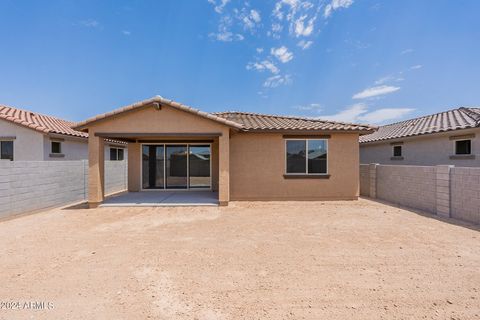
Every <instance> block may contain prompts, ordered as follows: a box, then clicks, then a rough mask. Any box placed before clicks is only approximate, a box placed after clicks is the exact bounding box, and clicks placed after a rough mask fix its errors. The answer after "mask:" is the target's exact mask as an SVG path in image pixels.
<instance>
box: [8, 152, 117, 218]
mask: <svg viewBox="0 0 480 320" xmlns="http://www.w3.org/2000/svg"><path fill="white" fill-rule="evenodd" d="M109 162H111V161H108V162H106V163H105V169H106V171H108V172H109V174H108V176H106V193H111V192H116V191H121V190H125V189H126V162H125V161H118V163H116V164H110V163H109ZM117 175H118V177H117ZM87 181H88V161H86V160H78V161H6V160H2V161H0V218H1V217H6V216H10V215H14V214H19V213H23V212H28V211H34V210H39V209H44V208H49V207H55V206H61V205H66V204H69V203H73V202H78V201H82V200H85V199H86V195H87V185H88V184H87Z"/></svg>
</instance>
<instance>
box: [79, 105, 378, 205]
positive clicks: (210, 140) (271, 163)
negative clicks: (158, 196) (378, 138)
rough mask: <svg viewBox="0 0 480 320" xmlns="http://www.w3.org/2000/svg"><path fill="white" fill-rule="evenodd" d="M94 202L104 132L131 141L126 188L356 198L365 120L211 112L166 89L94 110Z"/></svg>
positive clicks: (222, 198)
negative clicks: (178, 98) (120, 105)
mask: <svg viewBox="0 0 480 320" xmlns="http://www.w3.org/2000/svg"><path fill="white" fill-rule="evenodd" d="M74 128H75V129H76V130H79V131H83V132H88V133H89V138H88V139H89V142H88V145H89V195H88V201H89V203H90V205H91V206H97V205H98V204H99V203H101V202H102V201H103V200H104V183H105V182H104V165H103V163H104V153H103V152H102V150H103V144H104V139H115V140H122V141H125V142H128V190H129V191H130V192H140V191H151V190H157V191H158V190H160V191H161V190H185V191H186V192H187V191H192V190H212V191H218V202H219V204H220V205H227V204H228V202H229V201H230V200H332V199H349V200H352V199H357V197H358V194H359V146H358V139H359V135H362V134H367V133H371V132H373V130H374V129H373V128H372V127H369V126H365V125H356V124H347V123H338V122H331V121H322V120H314V119H308V118H298V117H285V116H273V115H261V114H254V113H244V112H224V113H207V112H202V111H199V110H197V109H194V108H191V107H188V106H185V105H182V104H180V103H177V102H175V101H171V100H167V99H164V98H162V97H160V96H156V97H154V98H151V99H148V100H144V101H141V102H138V103H135V104H132V105H129V106H126V107H123V108H120V109H118V110H115V111H112V112H109V113H106V114H102V115H99V116H96V117H94V118H91V119H88V120H86V121H83V122H81V123H78V124H77V125H76V126H75V127H74Z"/></svg>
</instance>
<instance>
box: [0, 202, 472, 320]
mask: <svg viewBox="0 0 480 320" xmlns="http://www.w3.org/2000/svg"><path fill="white" fill-rule="evenodd" d="M478 230H479V229H478V228H475V227H471V226H469V225H458V224H457V223H456V222H455V221H454V220H446V221H440V220H437V219H435V218H433V216H428V215H421V214H418V213H414V212H412V211H407V210H402V209H398V208H394V207H390V206H387V205H384V204H380V203H375V202H371V201H368V200H360V201H358V202H286V203H279V202H274V203H252V202H245V203H232V204H231V205H230V206H229V207H223V208H215V207H210V208H99V209H93V210H86V209H69V210H62V209H55V210H50V211H45V212H41V213H37V214H33V215H29V216H24V217H20V218H16V219H12V220H8V221H2V222H0V271H1V272H0V301H3V302H5V301H20V302H22V303H23V302H25V301H44V302H51V303H53V308H52V309H46V310H31V309H27V310H6V308H5V306H4V307H3V308H1V309H0V319H202V320H206V319H212V320H213V319H479V318H480V233H479V231H478Z"/></svg>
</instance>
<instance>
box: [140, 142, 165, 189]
mask: <svg viewBox="0 0 480 320" xmlns="http://www.w3.org/2000/svg"><path fill="white" fill-rule="evenodd" d="M164 166H165V153H164V146H163V145H143V146H142V187H143V189H163V188H165V184H164V182H165V181H164Z"/></svg>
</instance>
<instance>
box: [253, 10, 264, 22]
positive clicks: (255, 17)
mask: <svg viewBox="0 0 480 320" xmlns="http://www.w3.org/2000/svg"><path fill="white" fill-rule="evenodd" d="M250 18H251V19H252V20H253V21H254V22H256V23H260V21H262V18H261V17H260V13H259V12H258V11H257V10H253V9H252V10H250Z"/></svg>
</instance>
